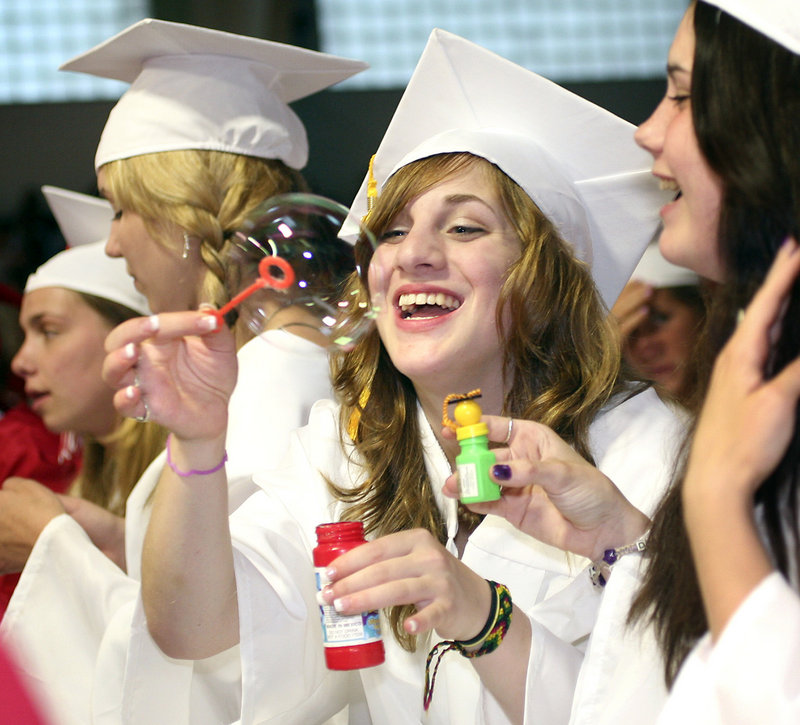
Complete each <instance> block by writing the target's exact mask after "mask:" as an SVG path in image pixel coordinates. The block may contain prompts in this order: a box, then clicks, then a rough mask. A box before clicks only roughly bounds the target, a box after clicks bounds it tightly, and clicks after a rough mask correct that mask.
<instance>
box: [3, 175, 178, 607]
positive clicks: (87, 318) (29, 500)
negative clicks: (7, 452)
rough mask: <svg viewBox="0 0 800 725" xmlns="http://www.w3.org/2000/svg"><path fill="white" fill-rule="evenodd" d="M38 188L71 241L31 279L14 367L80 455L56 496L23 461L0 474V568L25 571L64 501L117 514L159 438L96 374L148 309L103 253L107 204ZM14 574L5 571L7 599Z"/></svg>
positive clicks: (77, 509)
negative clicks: (114, 342) (111, 342)
mask: <svg viewBox="0 0 800 725" xmlns="http://www.w3.org/2000/svg"><path fill="white" fill-rule="evenodd" d="M44 192H45V195H46V196H47V198H48V201H49V203H50V204H51V206H52V207H53V210H54V214H55V216H56V218H57V219H58V220H59V224H60V226H61V228H62V232H63V234H64V237H65V239H66V240H67V243H68V244H69V245H70V247H71V248H69V249H67V250H65V251H63V252H60V253H59V254H57V255H56V256H54V257H53V258H52V259H50V260H48V261H47V262H45V263H44V264H43V265H42V266H41V267H39V269H37V270H36V271H35V272H34V273H33V274H32V275H30V277H29V278H28V281H27V284H26V285H25V292H24V295H23V299H22V305H21V309H20V324H21V326H22V329H23V331H24V334H25V337H24V340H23V343H22V345H21V347H20V348H19V350H18V351H17V353H16V355H15V356H14V358H13V360H12V362H11V367H12V370H13V371H14V373H15V374H17V375H18V376H19V377H20V378H21V379H22V380H24V382H25V395H26V396H27V398H28V400H29V402H30V406H31V409H32V411H33V413H35V414H36V415H38V416H40V417H41V419H42V420H43V421H44V424H45V425H46V426H47V428H48V429H49V430H50V431H53V432H55V433H60V434H64V435H70V436H72V437H73V440H74V441H75V444H74V445H75V447H76V448H77V449H78V450H79V451H80V457H79V460H81V459H82V464H81V468H80V471H79V472H78V475H77V477H76V478H75V480H74V481H73V482H72V484H71V486H70V488H69V493H70V495H71V498H69V499H61V500H59V499H58V498H57V497H56V495H55V493H58V492H57V491H56V492H54V491H52V489H50V488H49V487H48V486H46V483H47V482H46V481H40V480H38V479H36V478H34V477H30V476H26V475H25V471H24V469H23V468H22V467H20V468H18V469H17V470H14V471H12V472H11V473H10V475H9V476H7V477H6V478H5V480H4V483H3V488H2V490H1V491H0V531H2V535H1V536H0V544H1V545H0V571H2V572H3V573H4V574H8V573H12V572H19V571H21V570H22V568H23V566H24V565H25V562H26V561H27V559H28V556H29V554H30V551H31V549H32V548H33V545H34V543H35V541H36V539H37V538H38V537H39V535H40V533H41V531H42V530H43V529H44V527H45V526H46V525H47V523H48V522H49V521H50V519H52V518H54V517H55V516H57V515H59V514H60V513H63V512H64V511H65V510H67V511H68V512H70V513H73V514H74V515H75V516H76V518H78V519H79V520H80V517H81V516H84V517H85V516H91V515H94V514H93V511H96V510H103V511H109V512H111V513H113V514H116V515H117V516H119V515H121V514H122V513H123V511H124V505H125V499H126V498H127V497H128V494H129V493H130V491H131V489H132V488H133V486H134V484H135V483H136V481H137V480H138V478H139V476H140V475H141V474H142V473H143V472H144V470H145V468H146V467H147V466H148V465H149V464H150V462H151V461H152V460H153V459H154V458H155V457H156V455H157V454H158V453H159V452H160V450H161V449H162V447H163V445H164V437H165V434H164V431H163V430H162V429H161V428H160V427H159V426H157V425H150V424H148V425H145V426H138V425H136V423H135V421H131V420H127V419H122V418H120V416H119V415H118V414H117V413H116V411H115V410H114V406H113V403H112V391H111V390H110V389H109V388H108V387H107V386H106V385H105V383H104V382H103V380H102V376H101V365H102V360H103V358H104V341H105V338H106V335H107V334H108V333H109V332H110V331H111V329H113V328H114V327H115V326H116V325H118V324H120V323H121V322H123V321H124V320H127V319H130V318H132V317H137V316H139V315H142V314H146V313H148V312H149V308H148V306H147V301H146V300H145V299H144V297H143V296H142V295H141V294H139V293H138V292H137V291H136V290H135V289H134V286H133V281H132V280H131V278H130V277H129V276H128V274H127V272H126V271H125V264H124V263H122V262H120V261H119V260H111V259H109V258H108V257H106V256H105V255H104V244H105V240H104V239H103V238H101V237H98V234H100V235H102V233H103V229H104V228H105V227H107V224H108V219H109V218H110V216H111V207H110V205H109V204H108V203H107V202H106V201H104V200H102V199H97V198H94V197H88V196H86V195H83V194H77V193H75V192H70V191H67V190H64V189H56V188H53V187H46V188H45V189H44ZM117 563H118V564H119V565H121V566H123V565H124V562H122V561H118V562H117ZM16 580H17V577H16V576H5V577H3V581H2V585H0V586H2V592H3V594H4V596H5V597H6V599H5V602H4V604H5V603H6V602H7V601H8V599H10V597H11V594H12V592H13V590H14V584H15V583H16ZM3 611H5V606H3Z"/></svg>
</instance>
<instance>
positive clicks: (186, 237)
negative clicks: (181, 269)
mask: <svg viewBox="0 0 800 725" xmlns="http://www.w3.org/2000/svg"><path fill="white" fill-rule="evenodd" d="M189 239H190V237H189V233H188V232H186V231H184V232H183V254H181V258H182V259H189V252H191V251H192V247H191V245H190V244H189Z"/></svg>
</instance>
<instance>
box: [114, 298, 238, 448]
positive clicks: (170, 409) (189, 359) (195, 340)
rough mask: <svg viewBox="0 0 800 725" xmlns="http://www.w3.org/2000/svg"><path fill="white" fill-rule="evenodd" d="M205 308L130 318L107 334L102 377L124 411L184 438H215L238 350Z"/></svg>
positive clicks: (221, 428) (223, 419)
mask: <svg viewBox="0 0 800 725" xmlns="http://www.w3.org/2000/svg"><path fill="white" fill-rule="evenodd" d="M215 327H216V318H215V317H214V316H213V315H209V314H207V313H205V312H202V311H200V312H171V313H163V314H160V315H153V316H151V317H141V318H137V319H134V320H128V321H126V322H124V323H122V324H121V325H119V326H118V327H116V328H115V329H114V330H112V331H111V333H110V334H109V336H108V338H107V339H106V350H107V352H108V355H107V356H106V360H105V363H104V366H103V378H104V380H105V381H106V382H107V383H108V384H109V385H111V386H112V387H113V388H115V389H117V393H116V395H115V396H114V405H115V406H116V408H117V410H118V411H119V412H120V413H122V414H123V415H127V416H130V417H140V418H141V417H147V419H148V420H154V421H156V422H157V423H160V424H161V425H164V426H165V427H167V428H169V429H170V430H172V431H173V432H174V433H175V434H176V435H178V436H179V437H181V438H184V439H187V440H188V439H197V438H213V437H215V436H217V435H219V434H220V432H221V431H224V429H225V427H226V425H227V410H228V399H229V397H230V394H231V392H232V391H233V387H234V385H235V383H236V369H237V368H236V350H235V345H234V340H233V335H232V334H231V333H230V331H228V330H227V329H220V330H216V329H215Z"/></svg>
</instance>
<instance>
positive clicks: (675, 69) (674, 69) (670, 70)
mask: <svg viewBox="0 0 800 725" xmlns="http://www.w3.org/2000/svg"><path fill="white" fill-rule="evenodd" d="M676 73H686V74H687V75H690V74H691V71H690V70H689V69H688V68H684V67H683V66H682V65H680V64H679V63H669V64H667V75H668V76H672V75H675V74H676Z"/></svg>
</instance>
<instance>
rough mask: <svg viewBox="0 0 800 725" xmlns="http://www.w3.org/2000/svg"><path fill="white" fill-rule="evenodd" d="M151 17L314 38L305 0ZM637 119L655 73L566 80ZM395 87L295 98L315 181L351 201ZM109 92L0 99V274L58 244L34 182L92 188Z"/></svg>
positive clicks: (11, 273) (299, 41) (180, 4)
mask: <svg viewBox="0 0 800 725" xmlns="http://www.w3.org/2000/svg"><path fill="white" fill-rule="evenodd" d="M151 14H152V16H153V17H157V18H161V19H164V20H173V21H178V22H186V23H192V24H195V25H201V26H205V27H213V28H217V29H220V30H227V31H230V32H236V33H242V34H246V35H253V36H257V37H263V38H268V39H270V40H278V41H282V42H288V43H293V44H296V45H300V46H303V47H309V48H314V49H317V48H318V42H317V29H316V21H315V9H314V2H313V0H295V1H293V2H286V1H285V0H283V1H282V0H251V1H248V2H231V1H228V2H224V1H222V0H154V2H153V3H152V12H151ZM564 85H565V86H566V87H567V88H569V89H570V90H572V91H574V92H576V93H578V94H579V95H581V96H584V97H585V98H587V99H589V100H591V101H593V102H595V103H597V104H599V105H601V106H604V107H605V108H607V109H609V110H610V111H612V112H614V113H616V114H617V115H619V116H621V117H623V118H625V119H627V120H629V121H630V122H632V123H634V124H637V123H639V122H641V121H642V120H644V119H645V118H646V117H647V116H648V115H649V113H650V112H651V111H652V109H653V108H654V107H655V105H656V103H657V102H658V100H659V99H660V97H661V95H662V93H663V88H664V81H663V79H662V78H654V79H652V80H643V81H627V82H620V81H615V82H591V83H571V84H564ZM401 94H402V89H397V90H380V91H323V92H321V93H318V94H316V95H314V96H311V97H309V98H304V99H302V100H300V101H298V102H296V103H295V104H294V105H293V108H294V109H295V111H296V112H297V114H298V115H299V116H300V118H301V119H302V120H303V122H304V123H305V125H306V128H307V130H308V136H309V143H310V149H311V153H310V161H309V164H308V166H307V167H306V169H305V170H304V173H305V176H306V178H307V179H308V181H309V183H310V184H311V186H312V188H313V189H314V191H316V192H317V193H320V194H323V195H325V196H330V197H331V198H334V199H336V200H337V201H340V202H341V203H343V204H347V205H349V204H350V203H351V202H352V199H353V195H354V194H355V193H356V191H357V190H358V187H359V185H360V182H361V180H362V178H363V176H364V173H365V171H366V167H367V163H368V161H369V158H370V156H371V154H372V153H373V152H374V150H375V149H376V148H377V146H378V143H379V142H380V139H381V137H382V135H383V132H384V130H385V128H386V126H387V124H388V122H389V119H390V118H391V115H392V113H393V111H394V108H395V106H396V104H397V101H398V100H399V98H400V95H401ZM113 105H114V101H101V102H76V103H46V104H44V103H43V104H20V105H0V130H1V131H2V133H3V138H4V143H3V154H4V158H3V163H0V175H2V176H1V177H0V188H2V189H3V190H4V193H3V194H2V195H1V196H0V282H6V283H10V284H12V286H21V285H23V284H24V280H25V277H26V275H27V273H28V272H29V271H30V269H29V267H31V265H32V266H33V267H35V266H37V265H38V264H39V263H40V262H41V261H43V260H44V259H46V258H47V257H48V256H50V255H51V254H53V253H54V252H55V251H57V250H58V248H60V245H61V244H62V241H61V238H60V234H59V232H58V230H57V227H56V226H55V223H54V222H53V220H52V218H51V217H50V214H49V210H48V209H47V205H46V203H45V201H44V199H43V197H42V196H41V193H40V191H39V188H40V187H41V186H42V185H43V184H53V185H55V186H63V187H65V188H68V189H74V190H76V191H82V192H85V193H96V185H95V178H94V168H93V160H94V152H95V148H96V146H97V141H98V139H99V137H100V132H101V131H102V129H103V126H104V124H105V121H106V118H107V116H108V113H109V111H110V110H111V108H112V106H113Z"/></svg>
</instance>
